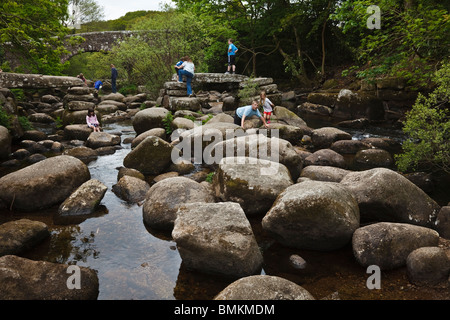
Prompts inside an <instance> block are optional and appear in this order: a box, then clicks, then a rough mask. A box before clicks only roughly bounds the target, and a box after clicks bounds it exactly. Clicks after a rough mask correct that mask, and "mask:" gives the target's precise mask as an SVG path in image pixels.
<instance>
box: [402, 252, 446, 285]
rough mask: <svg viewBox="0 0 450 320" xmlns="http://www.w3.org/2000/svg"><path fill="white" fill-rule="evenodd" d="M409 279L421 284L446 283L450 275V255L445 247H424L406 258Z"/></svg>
mask: <svg viewBox="0 0 450 320" xmlns="http://www.w3.org/2000/svg"><path fill="white" fill-rule="evenodd" d="M406 267H407V272H408V278H409V281H410V282H412V283H414V284H416V285H419V286H434V285H439V284H441V283H445V282H447V281H448V280H449V276H450V257H449V256H448V255H447V253H446V252H445V250H444V249H443V248H439V247H422V248H418V249H416V250H414V251H413V252H411V253H410V254H409V255H408V258H407V259H406Z"/></svg>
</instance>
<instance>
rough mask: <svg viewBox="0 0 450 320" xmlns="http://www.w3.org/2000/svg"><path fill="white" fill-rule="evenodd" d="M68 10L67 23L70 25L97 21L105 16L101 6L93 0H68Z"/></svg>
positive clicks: (74, 25)
mask: <svg viewBox="0 0 450 320" xmlns="http://www.w3.org/2000/svg"><path fill="white" fill-rule="evenodd" d="M69 12H70V14H69V20H68V22H67V24H68V25H70V26H72V27H76V26H77V25H81V24H85V23H89V22H97V21H100V20H102V19H103V18H104V17H105V13H104V9H103V7H102V6H100V5H99V4H98V3H97V2H96V1H95V0H69ZM80 27H81V26H80Z"/></svg>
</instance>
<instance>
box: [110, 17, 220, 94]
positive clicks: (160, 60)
mask: <svg viewBox="0 0 450 320" xmlns="http://www.w3.org/2000/svg"><path fill="white" fill-rule="evenodd" d="M213 27H214V26H213ZM133 29H134V30H138V31H139V30H141V33H140V34H139V35H137V36H134V37H130V38H128V39H126V40H124V41H122V42H121V43H120V44H118V45H117V46H115V47H114V48H113V50H112V53H111V60H112V61H114V64H115V65H117V66H119V68H121V69H122V70H124V73H125V74H126V77H127V81H128V82H129V83H130V84H135V85H146V86H147V88H148V89H149V90H150V91H151V92H152V93H154V94H155V95H156V94H157V92H158V90H159V89H160V88H161V87H162V85H163V84H164V82H165V81H167V80H168V79H170V77H171V75H172V74H173V73H174V72H175V71H174V67H173V66H174V65H175V63H176V62H178V61H179V59H180V58H181V57H183V56H186V55H188V56H190V57H191V58H192V59H193V61H194V63H195V65H196V72H201V71H202V68H204V66H205V65H204V63H203V61H204V48H206V47H207V46H209V45H210V41H209V38H208V37H207V35H206V34H205V31H204V30H205V29H206V27H205V26H204V25H203V24H202V23H201V22H200V21H196V20H195V19H192V16H191V15H188V14H184V13H178V12H175V11H170V12H167V14H165V15H160V16H156V17H153V18H152V19H143V20H141V21H139V22H138V23H136V24H135V25H134V26H133ZM203 70H204V69H203Z"/></svg>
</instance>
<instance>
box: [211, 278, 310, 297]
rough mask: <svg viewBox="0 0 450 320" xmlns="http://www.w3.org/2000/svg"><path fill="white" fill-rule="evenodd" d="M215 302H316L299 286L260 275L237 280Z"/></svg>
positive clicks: (280, 279)
mask: <svg viewBox="0 0 450 320" xmlns="http://www.w3.org/2000/svg"><path fill="white" fill-rule="evenodd" d="M214 300H315V299H314V297H313V296H312V295H311V293H309V292H308V291H307V290H306V289H304V288H303V287H301V286H299V285H298V284H296V283H294V282H292V281H289V280H286V279H283V278H280V277H276V276H268V275H258V276H249V277H245V278H241V279H239V280H236V281H235V282H233V283H231V284H230V285H228V286H227V287H226V288H225V289H223V290H222V291H221V292H220V293H219V294H218V295H217V296H216V297H215V298H214Z"/></svg>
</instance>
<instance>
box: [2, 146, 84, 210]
mask: <svg viewBox="0 0 450 320" xmlns="http://www.w3.org/2000/svg"><path fill="white" fill-rule="evenodd" d="M90 176H91V175H90V173H89V169H88V168H87V167H86V165H85V164H84V163H83V162H82V161H81V160H78V159H76V158H74V157H71V156H65V155H63V156H56V157H52V158H48V159H45V160H43V161H40V162H38V163H35V164H33V165H30V166H28V167H25V168H23V169H20V170H18V171H15V172H13V173H10V174H7V175H6V176H4V177H2V178H0V200H2V201H3V202H4V203H5V204H7V205H8V206H11V207H12V208H13V209H15V210H19V211H35V210H40V209H44V208H49V207H51V206H54V205H57V204H60V203H61V202H63V201H64V200H65V199H66V198H67V197H68V196H70V195H71V194H72V192H73V191H74V190H75V189H76V188H78V187H79V186H80V185H81V184H83V183H84V182H86V181H87V180H89V179H90Z"/></svg>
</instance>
